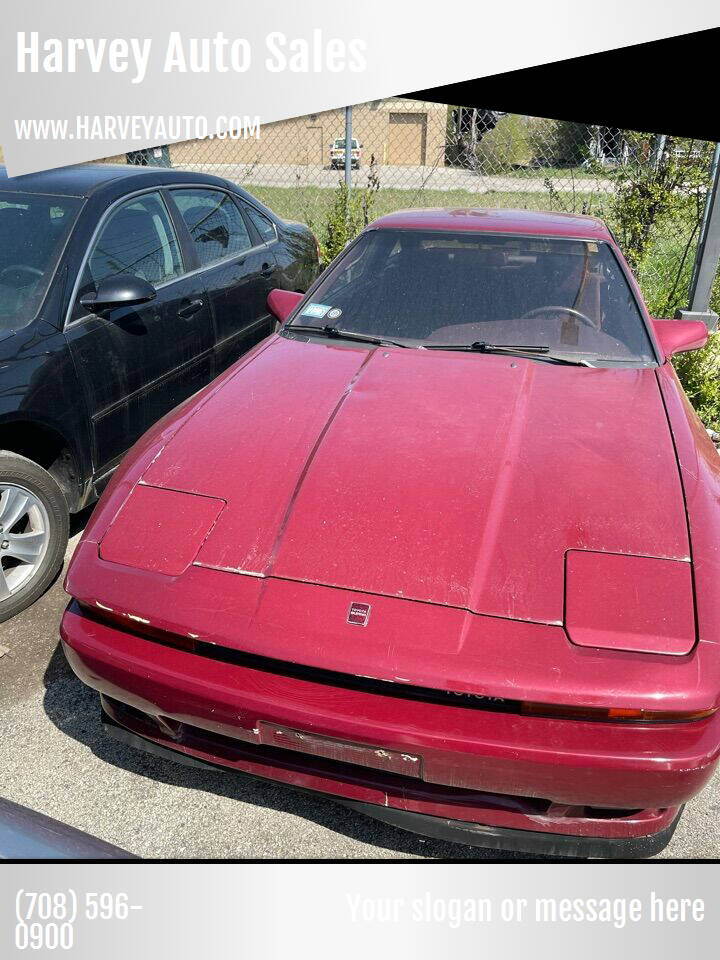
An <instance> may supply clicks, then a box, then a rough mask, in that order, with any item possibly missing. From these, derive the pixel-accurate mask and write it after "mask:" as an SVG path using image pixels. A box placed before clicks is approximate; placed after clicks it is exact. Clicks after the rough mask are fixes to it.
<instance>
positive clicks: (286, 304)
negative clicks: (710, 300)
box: [267, 290, 702, 326]
mask: <svg viewBox="0 0 720 960" xmlns="http://www.w3.org/2000/svg"><path fill="white" fill-rule="evenodd" d="M304 296H305V294H304V293H295V292H294V291H293V290H271V291H270V293H269V294H268V298H267V305H268V310H269V311H270V313H271V314H272V315H273V316H274V317H275V318H276V319H277V320H279V321H280V323H285V321H286V320H287V318H288V317H289V316H290V314H291V313H292V312H293V310H294V309H295V307H296V306H297V305H298V304H299V303H300V301H301V300H302V298H303V297H304ZM701 326H702V324H701Z"/></svg>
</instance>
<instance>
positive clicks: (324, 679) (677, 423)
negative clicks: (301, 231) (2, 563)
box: [62, 210, 720, 857]
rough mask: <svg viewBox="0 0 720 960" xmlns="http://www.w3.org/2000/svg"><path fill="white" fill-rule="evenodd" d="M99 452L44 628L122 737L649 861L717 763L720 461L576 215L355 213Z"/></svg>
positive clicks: (422, 812)
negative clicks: (174, 397) (138, 434)
mask: <svg viewBox="0 0 720 960" xmlns="http://www.w3.org/2000/svg"><path fill="white" fill-rule="evenodd" d="M269 307H270V309H271V310H272V311H273V313H274V314H275V316H276V317H277V319H278V321H279V322H280V326H279V329H278V332H277V333H276V334H274V335H273V336H271V337H270V338H269V339H267V340H265V341H264V342H263V343H261V344H260V345H259V346H258V347H256V348H255V350H254V351H252V352H251V353H250V354H247V355H246V356H245V357H244V358H243V359H242V360H240V361H239V362H238V363H237V364H236V365H235V366H234V367H232V368H231V369H230V370H229V371H227V372H226V373H225V374H224V375H223V376H221V377H220V378H219V379H218V380H216V381H215V382H214V383H213V384H211V385H210V386H209V387H208V388H206V389H205V390H204V391H202V392H201V393H199V394H197V395H196V396H195V397H193V398H192V399H191V400H189V401H187V402H186V403H185V404H184V405H182V406H181V407H179V408H177V409H176V410H175V411H174V412H173V413H172V414H171V415H169V416H168V417H166V418H165V419H164V420H163V421H161V422H160V423H159V424H158V425H157V426H156V427H155V428H154V429H153V430H151V431H150V432H149V433H148V434H146V436H145V437H144V438H143V439H142V440H141V441H140V442H139V443H138V444H137V445H136V446H135V447H134V448H133V450H132V451H131V452H130V453H129V454H128V456H127V457H126V458H125V460H124V461H123V463H122V465H121V467H120V469H119V470H118V471H117V474H116V476H115V477H114V479H113V481H112V482H111V485H110V486H109V488H108V490H107V491H106V493H105V495H104V497H103V499H102V501H101V503H100V505H99V506H98V508H97V509H96V510H95V513H94V514H93V517H92V519H91V521H90V523H89V525H88V527H87V529H86V531H85V534H84V537H83V539H82V541H81V543H80V545H79V547H78V549H77V552H76V554H75V557H74V559H73V562H72V564H71V566H70V570H69V573H68V576H67V582H66V588H67V591H68V593H69V594H70V595H71V597H72V598H73V599H72V601H71V603H70V605H69V607H68V609H67V611H66V613H65V616H64V619H63V623H62V638H63V642H64V647H65V652H66V654H67V657H68V660H69V661H70V664H71V665H72V667H73V669H74V670H75V672H76V673H77V675H78V676H79V677H80V678H81V679H82V680H83V681H84V682H85V683H87V684H89V685H90V686H91V687H94V688H95V689H96V690H98V691H99V693H100V697H101V702H102V709H103V716H104V722H105V723H106V725H107V728H108V730H109V731H111V732H113V733H114V735H116V736H119V737H120V738H122V739H125V740H127V741H129V742H131V743H133V744H135V745H136V746H142V747H144V748H145V749H148V750H150V751H151V752H155V753H158V752H159V753H163V752H169V751H174V754H173V756H175V757H176V758H177V759H182V760H186V761H189V762H192V763H198V762H199V763H210V764H220V765H222V766H223V767H230V768H233V769H235V770H240V771H243V772H246V773H251V774H255V775H257V776H260V777H267V778H271V779H273V780H276V781H280V782H282V783H285V784H288V785H292V786H294V787H300V788H304V789H309V790H315V791H320V792H322V793H325V794H328V795H330V796H332V797H333V798H335V799H336V800H340V801H341V802H343V803H346V804H348V805H349V806H351V807H354V808H355V809H357V810H361V811H363V812H364V813H367V814H370V815H371V816H374V817H378V818H380V819H382V820H385V821H387V822H389V823H392V824H396V825H397V826H400V827H404V828H406V829H409V830H413V831H416V832H418V833H421V834H425V835H429V836H434V837H446V838H452V839H455V840H459V841H462V842H465V843H470V844H476V845H480V846H490V847H497V848H505V849H514V850H521V851H534V852H538V851H540V852H548V853H566V854H571V855H588V856H597V857H612V856H638V855H649V854H651V853H653V852H656V851H658V850H660V849H661V848H662V847H663V846H664V845H665V844H666V843H667V841H668V840H669V838H670V836H671V835H672V832H673V830H674V828H675V825H676V823H677V821H678V818H679V816H680V811H681V809H682V805H683V804H684V803H685V801H686V800H689V799H690V798H691V797H692V796H694V795H695V794H696V793H697V792H698V791H699V790H700V789H701V788H702V787H703V785H704V784H705V783H706V782H707V781H708V779H709V777H710V776H711V774H712V772H713V770H714V767H715V765H716V763H717V760H718V753H719V752H720V713H718V707H719V705H720V646H719V643H720V629H719V628H720V590H718V582H720V549H719V544H720V459H719V458H718V455H717V453H716V451H715V449H714V447H713V445H712V443H711V441H710V439H709V438H708V436H707V434H706V431H705V430H704V429H703V427H702V425H701V423H700V421H699V420H698V418H697V417H696V415H695V414H694V413H693V411H692V409H691V408H690V406H689V404H688V401H687V399H686V398H685V396H684V394H683V391H682V389H681V387H680V385H679V383H678V380H677V377H676V376H675V373H674V371H673V368H672V366H671V364H670V363H669V362H668V358H669V357H670V356H671V355H672V354H673V353H676V352H678V351H680V350H691V349H694V348H696V347H700V346H702V345H703V344H704V343H705V341H706V338H707V331H706V328H705V327H704V325H703V324H701V323H697V322H692V321H680V320H651V319H650V317H649V316H648V314H647V310H646V307H645V306H644V304H643V300H642V297H641V295H640V291H639V289H638V286H637V284H636V282H635V281H634V279H633V277H632V275H631V273H630V271H629V269H628V267H627V265H626V263H625V262H624V260H623V257H622V255H621V253H620V251H619V250H618V247H617V244H616V243H615V241H614V239H613V237H612V235H611V234H610V232H609V231H608V229H607V228H606V227H605V225H604V224H603V223H602V222H600V221H598V220H596V219H593V218H589V217H580V216H565V215H551V214H537V213H528V212H525V211H523V212H513V211H507V210H505V211H503V210H444V211H433V210H416V211H411V212H405V213H395V214H392V215H390V216H387V217H383V218H382V219H380V220H378V221H376V222H375V223H374V224H372V225H371V226H370V227H368V228H367V229H366V230H365V231H364V232H363V233H362V234H361V235H360V236H359V237H358V238H357V239H356V240H355V241H354V242H353V243H352V244H351V245H349V246H348V247H347V248H346V249H345V250H344V251H343V253H342V254H341V255H340V257H339V258H338V259H337V260H336V261H335V262H334V263H333V264H332V265H331V266H330V268H329V269H328V270H327V271H326V272H325V273H324V274H323V275H322V277H321V278H320V279H319V280H318V281H317V283H316V284H315V286H314V287H312V288H311V289H310V291H309V293H308V294H307V295H306V296H304V297H302V296H300V295H298V294H293V293H288V292H283V291H274V292H273V293H271V295H270V298H269Z"/></svg>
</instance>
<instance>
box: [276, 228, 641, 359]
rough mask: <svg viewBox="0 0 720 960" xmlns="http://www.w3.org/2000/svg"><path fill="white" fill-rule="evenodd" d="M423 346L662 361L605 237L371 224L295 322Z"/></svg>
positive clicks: (331, 272) (328, 275) (330, 273)
mask: <svg viewBox="0 0 720 960" xmlns="http://www.w3.org/2000/svg"><path fill="white" fill-rule="evenodd" d="M293 323H294V324H298V325H300V324H302V325H304V326H307V325H317V326H318V327H326V326H328V325H332V326H333V327H335V328H338V329H342V330H347V331H352V332H354V333H363V334H367V335H370V336H373V337H380V338H385V339H389V340H401V341H407V342H408V343H413V344H415V345H418V346H425V345H427V346H431V345H432V346H433V347H435V348H436V349H441V348H442V346H443V344H447V345H448V346H450V345H454V346H456V347H457V346H458V345H462V344H474V343H488V344H495V345H503V344H523V345H527V346H536V347H547V348H548V352H549V353H550V354H553V355H556V356H566V357H569V358H572V357H577V358H583V359H586V360H588V361H593V362H594V361H596V360H597V361H600V362H602V361H607V362H625V363H627V362H633V361H634V362H640V363H651V362H653V361H654V357H653V352H652V347H651V345H650V341H649V339H648V335H647V332H646V329H645V325H644V323H643V320H642V317H641V315H640V311H639V309H638V306H637V303H636V302H635V299H634V297H633V294H632V292H631V290H630V286H629V284H628V281H627V279H626V278H625V275H624V274H623V272H622V270H621V268H620V266H619V264H618V262H617V260H616V258H615V256H614V255H613V253H612V251H611V250H610V248H609V246H608V245H607V244H605V243H597V242H594V241H587V240H567V239H560V238H558V239H555V238H545V237H539V238H533V237H519V236H516V235H512V236H510V235H495V234H478V233H449V232H444V231H443V232H441V231H427V232H424V231H414V230H413V231H411V230H370V231H368V232H367V233H365V234H363V235H362V236H361V237H360V239H359V240H358V242H357V243H356V244H355V245H354V246H353V247H352V248H351V249H350V250H349V251H348V252H347V254H346V255H345V256H344V257H343V258H342V259H341V260H340V261H339V262H338V263H337V264H336V265H335V266H334V267H333V268H331V269H330V270H329V271H328V273H327V275H326V276H325V278H324V279H323V280H322V281H321V283H320V284H319V285H318V287H317V288H316V289H315V290H314V291H313V295H312V298H311V299H310V300H309V301H308V302H306V303H305V304H304V305H303V306H302V308H301V310H300V312H299V313H298V314H297V315H296V316H295V317H294V319H293V321H292V322H291V323H290V324H289V326H288V330H289V331H290V330H292V326H293Z"/></svg>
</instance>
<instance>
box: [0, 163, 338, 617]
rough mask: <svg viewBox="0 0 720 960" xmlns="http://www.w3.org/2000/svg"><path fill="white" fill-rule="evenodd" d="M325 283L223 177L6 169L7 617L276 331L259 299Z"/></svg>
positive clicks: (0, 180)
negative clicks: (168, 437) (165, 439)
mask: <svg viewBox="0 0 720 960" xmlns="http://www.w3.org/2000/svg"><path fill="white" fill-rule="evenodd" d="M318 271H319V263H318V248H317V244H316V241H315V238H314V237H313V235H312V233H311V232H310V231H309V230H308V228H307V227H305V226H303V225H302V224H297V223H290V222H287V221H284V220H281V219H280V218H278V217H277V216H276V215H275V214H274V213H273V212H272V211H271V210H269V209H268V208H267V207H265V206H263V204H261V203H259V202H258V201H257V200H256V199H254V198H253V197H252V196H250V195H249V194H248V193H246V192H245V191H244V190H241V189H240V188H239V187H237V186H235V185H234V184H232V183H229V182H228V181H226V180H223V179H220V178H219V177H214V176H209V175H206V174H201V173H188V172H182V171H177V170H167V169H150V168H144V169H141V168H138V167H135V166H128V167H127V168H125V167H120V166H110V165H98V166H83V167H70V168H66V169H59V170H52V171H48V172H46V173H38V174H31V175H28V176H23V177H15V178H12V179H9V178H8V177H7V175H6V173H5V170H4V168H2V167H0V621H2V620H6V619H7V618H8V617H10V616H13V615H14V614H15V613H18V612H19V611H20V610H22V609H24V608H25V607H26V606H28V604H30V603H31V602H32V601H33V600H35V599H36V598H37V597H38V596H39V595H40V594H41V593H42V592H43V591H44V590H45V589H46V587H47V586H48V584H49V583H50V582H51V581H52V579H53V578H54V576H55V575H56V573H57V571H58V569H59V567H60V565H61V563H62V559H63V555H64V552H65V547H66V544H67V537H68V528H69V514H71V513H74V512H77V511H79V510H81V509H83V508H84V507H85V506H86V505H87V504H88V503H90V502H92V500H93V499H94V498H96V497H97V496H98V493H99V492H100V490H101V489H102V487H103V485H104V483H105V482H106V481H107V479H108V478H109V477H110V475H111V473H112V471H113V470H114V469H115V467H116V466H117V464H118V463H119V461H120V459H121V458H122V456H123V454H124V453H125V452H126V450H127V449H128V448H129V447H130V446H132V444H133V443H134V441H135V440H136V439H137V438H138V437H139V436H140V435H141V434H142V433H144V432H145V430H147V428H148V427H150V426H151V425H152V424H153V423H154V422H155V421H156V420H158V419H159V418H160V417H162V416H163V414H165V413H166V412H168V411H169V410H171V409H172V408H173V407H175V406H176V405H177V404H178V403H180V402H181V401H183V400H185V399H186V398H187V397H189V396H191V395H192V394H193V393H195V392H196V391H197V390H199V389H200V388H201V387H203V386H205V384H207V383H208V382H209V381H210V380H212V379H213V378H214V377H215V376H217V375H218V374H219V373H221V372H222V371H223V370H225V369H226V368H227V367H228V366H230V365H231V364H232V363H234V362H235V361H236V360H238V358H239V357H241V356H242V354H243V353H245V351H246V350H248V349H249V348H250V347H252V346H253V345H254V344H256V343H257V342H258V341H260V340H262V339H263V338H264V337H266V336H267V335H268V334H269V333H271V332H272V330H273V328H274V324H275V321H274V318H273V317H272V316H271V315H270V314H269V312H268V309H267V306H266V299H267V294H268V292H269V291H270V290H271V289H273V288H274V287H282V288H284V289H287V290H295V291H304V290H306V289H307V287H308V286H309V285H310V284H311V283H312V281H313V280H314V279H315V277H316V275H317V273H318Z"/></svg>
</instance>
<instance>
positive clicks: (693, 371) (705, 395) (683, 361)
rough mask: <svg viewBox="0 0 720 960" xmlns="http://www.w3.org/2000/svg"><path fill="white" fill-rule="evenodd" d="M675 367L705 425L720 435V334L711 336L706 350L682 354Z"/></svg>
mask: <svg viewBox="0 0 720 960" xmlns="http://www.w3.org/2000/svg"><path fill="white" fill-rule="evenodd" d="M673 364H674V366H675V369H676V370H677V374H678V377H679V378H680V381H681V383H682V385H683V387H684V388H685V393H686V394H687V395H688V399H689V400H690V403H692V405H693V407H695V410H696V411H697V414H698V416H699V417H700V419H701V420H702V422H703V423H704V424H705V426H706V427H710V428H711V429H712V430H717V431H718V432H720V333H714V334H711V336H710V340H709V342H708V345H707V346H706V347H705V348H704V349H702V350H695V351H693V352H692V353H681V354H679V355H678V356H677V357H675V359H674V360H673Z"/></svg>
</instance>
